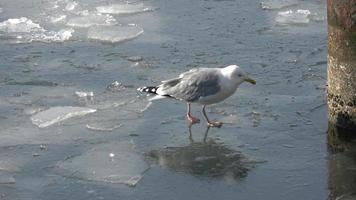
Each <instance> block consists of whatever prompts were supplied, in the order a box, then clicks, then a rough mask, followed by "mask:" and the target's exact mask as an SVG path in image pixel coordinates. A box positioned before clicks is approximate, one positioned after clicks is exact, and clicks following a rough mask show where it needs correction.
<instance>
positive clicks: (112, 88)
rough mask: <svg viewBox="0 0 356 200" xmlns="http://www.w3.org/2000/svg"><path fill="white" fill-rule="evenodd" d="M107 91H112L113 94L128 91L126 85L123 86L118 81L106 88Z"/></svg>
mask: <svg viewBox="0 0 356 200" xmlns="http://www.w3.org/2000/svg"><path fill="white" fill-rule="evenodd" d="M106 89H107V90H110V91H112V92H119V91H122V90H124V89H126V87H125V86H124V84H122V83H120V82H118V81H114V82H112V83H110V84H109V85H108V86H106Z"/></svg>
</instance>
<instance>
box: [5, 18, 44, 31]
mask: <svg viewBox="0 0 356 200" xmlns="http://www.w3.org/2000/svg"><path fill="white" fill-rule="evenodd" d="M0 31H3V32H8V33H15V32H18V33H24V32H25V33H29V32H37V31H41V32H42V31H45V30H44V29H43V28H42V27H41V26H40V25H39V24H37V23H34V22H33V21H32V20H31V19H27V18H26V17H21V18H14V19H8V20H6V21H3V22H0Z"/></svg>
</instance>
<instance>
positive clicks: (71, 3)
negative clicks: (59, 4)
mask: <svg viewBox="0 0 356 200" xmlns="http://www.w3.org/2000/svg"><path fill="white" fill-rule="evenodd" d="M77 6H78V3H77V2H76V1H68V2H67V5H66V7H65V8H64V10H66V11H71V10H74V9H75V8H76V7H77Z"/></svg>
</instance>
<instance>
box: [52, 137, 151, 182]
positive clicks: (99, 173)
mask: <svg viewBox="0 0 356 200" xmlns="http://www.w3.org/2000/svg"><path fill="white" fill-rule="evenodd" d="M57 166H58V168H59V169H60V171H62V173H65V174H67V173H68V174H70V175H72V176H74V177H76V178H79V179H85V180H91V181H103V182H110V183H123V184H127V185H129V186H135V185H136V184H137V183H138V182H139V181H140V179H141V178H142V177H143V173H144V172H145V171H146V170H148V168H149V166H148V165H147V163H146V162H145V161H144V160H143V158H142V156H141V155H140V154H139V153H137V152H136V151H135V148H134V145H133V144H132V143H130V142H128V141H122V142H114V143H110V144H100V145H97V146H96V147H94V148H92V149H90V150H88V151H87V152H85V153H84V154H82V155H79V156H76V157H73V158H71V159H68V160H65V161H62V162H60V163H58V164H57Z"/></svg>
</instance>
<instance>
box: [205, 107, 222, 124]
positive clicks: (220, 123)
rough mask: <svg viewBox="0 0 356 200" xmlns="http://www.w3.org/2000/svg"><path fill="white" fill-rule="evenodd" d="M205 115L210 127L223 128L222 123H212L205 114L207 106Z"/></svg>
mask: <svg viewBox="0 0 356 200" xmlns="http://www.w3.org/2000/svg"><path fill="white" fill-rule="evenodd" d="M202 111H203V114H204V117H205V119H206V122H207V123H208V126H209V127H218V128H220V127H221V126H222V124H223V123H222V122H214V121H210V120H209V118H208V116H207V115H206V112H205V105H204V106H203V110H202Z"/></svg>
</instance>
